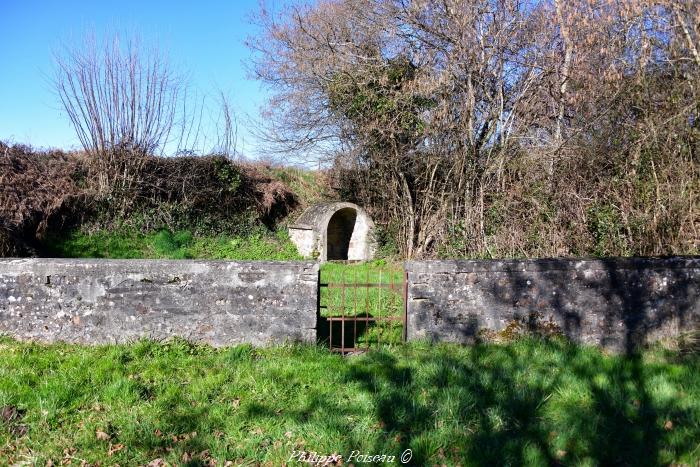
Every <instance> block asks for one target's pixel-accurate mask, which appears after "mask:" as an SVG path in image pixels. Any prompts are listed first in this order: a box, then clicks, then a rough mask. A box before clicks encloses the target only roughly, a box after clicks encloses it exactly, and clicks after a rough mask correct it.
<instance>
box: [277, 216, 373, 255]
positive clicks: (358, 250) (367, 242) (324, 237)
mask: <svg viewBox="0 0 700 467" xmlns="http://www.w3.org/2000/svg"><path fill="white" fill-rule="evenodd" d="M373 228H374V224H373V222H372V219H370V217H369V216H368V215H367V213H366V212H365V211H364V209H362V208H361V207H359V206H358V205H356V204H353V203H343V202H341V203H323V204H316V205H314V206H311V207H309V208H308V209H306V210H305V211H304V212H303V213H302V215H301V216H300V217H299V219H297V222H296V224H294V225H291V226H290V227H289V237H290V239H291V240H292V242H294V244H295V245H296V247H297V250H298V251H299V254H300V255H302V256H304V257H314V256H317V257H318V259H319V260H320V261H327V260H333V259H346V260H360V261H364V260H369V259H372V258H373V257H374V251H375V249H376V245H375V241H374V238H373V237H372V229H373Z"/></svg>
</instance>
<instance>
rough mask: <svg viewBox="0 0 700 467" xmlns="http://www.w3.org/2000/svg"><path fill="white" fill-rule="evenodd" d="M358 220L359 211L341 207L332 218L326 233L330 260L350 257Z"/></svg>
mask: <svg viewBox="0 0 700 467" xmlns="http://www.w3.org/2000/svg"><path fill="white" fill-rule="evenodd" d="M356 220H357V211H356V210H355V209H353V208H344V209H340V210H339V211H337V212H336V213H335V214H333V216H332V217H331V218H330V220H329V221H328V230H327V233H326V246H327V259H328V260H347V259H348V252H349V251H350V240H351V239H352V234H353V232H354V230H355V221H356Z"/></svg>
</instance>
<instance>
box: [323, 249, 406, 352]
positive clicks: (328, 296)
mask: <svg viewBox="0 0 700 467" xmlns="http://www.w3.org/2000/svg"><path fill="white" fill-rule="evenodd" d="M406 293H407V288H406V273H405V272H404V270H403V268H400V267H392V266H380V267H377V266H373V265H368V264H367V263H352V264H351V263H350V262H348V261H333V262H329V263H327V264H326V265H324V268H322V270H321V275H320V280H319V291H318V296H319V338H320V340H322V341H325V342H326V343H327V344H328V347H329V348H330V350H331V351H332V352H340V353H342V354H346V353H350V352H360V351H367V350H369V349H370V348H376V347H380V346H382V345H392V344H399V343H402V342H405V340H406Z"/></svg>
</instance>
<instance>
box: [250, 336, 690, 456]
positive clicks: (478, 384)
mask: <svg viewBox="0 0 700 467" xmlns="http://www.w3.org/2000/svg"><path fill="white" fill-rule="evenodd" d="M411 352H414V358H412V359H409V360H406V359H404V358H401V356H400V354H399V353H397V352H382V351H377V352H372V353H369V354H367V355H364V356H362V357H352V358H350V359H348V361H347V364H346V365H345V367H344V370H343V374H342V383H343V384H345V385H350V386H357V385H359V387H360V388H361V390H362V392H363V393H364V394H366V395H367V396H369V397H371V400H372V404H373V408H374V414H375V416H376V419H377V422H378V425H377V426H378V431H377V433H373V434H367V436H365V437H358V436H354V435H353V428H354V427H353V423H352V420H353V419H354V418H357V417H359V416H360V413H359V412H356V411H354V410H353V409H352V404H349V403H348V404H343V403H341V402H340V401H338V400H337V399H332V398H329V397H324V396H322V395H320V394H318V393H317V392H316V391H315V389H314V388H309V389H308V391H309V403H308V405H307V406H306V408H305V409H303V410H299V411H293V412H287V413H283V414H281V415H280V414H279V413H276V412H275V411H274V410H271V409H269V408H266V407H265V406H264V405H258V406H256V407H255V408H254V409H252V410H250V411H249V412H248V414H247V416H249V417H251V418H253V419H255V418H257V417H280V416H281V417H282V418H283V419H285V420H286V421H288V422H294V423H302V424H303V423H305V422H306V421H308V420H309V418H310V417H313V416H316V417H318V416H320V417H323V416H324V415H326V416H329V415H330V414H333V417H330V416H329V419H331V418H332V420H333V422H332V423H329V425H328V426H327V429H329V430H331V432H335V433H342V434H343V435H342V438H340V439H339V445H338V450H339V451H340V452H341V453H342V452H344V453H345V455H346V456H347V455H348V454H349V453H350V452H351V450H355V449H359V450H362V451H363V452H371V453H386V454H392V455H396V456H397V459H398V456H399V455H400V454H401V453H402V452H403V451H404V450H405V449H412V451H413V458H412V461H411V464H412V465H429V464H443V463H446V464H448V465H454V464H456V463H460V464H461V465H523V464H525V465H569V464H580V463H584V464H591V465H635V466H636V465H659V464H660V463H670V462H672V461H675V460H678V459H682V460H684V461H686V462H687V461H689V460H696V458H697V457H699V456H700V450H699V449H698V448H699V446H698V444H697V443H698V439H700V418H699V414H698V411H697V407H694V409H693V410H692V411H690V410H688V408H687V407H685V405H684V404H685V402H687V400H688V399H687V398H689V397H691V396H690V395H689V394H687V393H686V394H685V398H679V397H678V395H679V394H681V392H682V391H689V392H691V393H692V392H695V393H697V391H698V380H697V378H696V379H692V380H690V381H689V378H692V377H693V376H692V372H697V370H698V366H699V365H698V361H697V359H694V360H692V361H691V362H689V363H688V365H689V366H688V367H686V368H685V369H684V370H683V371H684V372H688V373H685V375H684V376H680V375H679V374H678V372H677V371H676V372H675V373H674V372H670V371H669V369H668V367H665V366H663V365H660V364H653V363H644V362H643V357H642V355H640V354H631V355H626V356H616V357H608V356H604V355H603V354H601V353H600V352H599V351H597V350H594V349H590V348H585V347H577V346H575V345H571V344H568V343H563V342H559V341H550V342H544V343H542V342H534V343H533V342H532V341H528V340H526V341H525V342H520V343H517V344H515V345H512V346H493V345H476V346H474V347H472V348H471V349H470V350H469V351H466V352H463V353H460V354H459V355H456V354H455V353H454V352H452V351H449V350H448V347H443V346H435V347H425V348H423V349H422V350H421V349H415V348H414V349H413V350H412V351H411ZM688 383H691V384H688ZM679 391H681V392H679ZM674 392H675V393H676V397H673V396H672V394H673V393H674ZM669 422H670V424H669ZM341 439H342V441H341ZM343 450H344V451H343Z"/></svg>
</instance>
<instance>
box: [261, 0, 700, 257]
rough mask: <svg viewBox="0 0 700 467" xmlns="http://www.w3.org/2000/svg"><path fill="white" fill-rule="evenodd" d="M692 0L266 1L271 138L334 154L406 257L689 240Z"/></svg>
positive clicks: (636, 250)
mask: <svg viewBox="0 0 700 467" xmlns="http://www.w3.org/2000/svg"><path fill="white" fill-rule="evenodd" d="M696 4H697V1H692V0H667V1H663V2H649V1H646V0H627V1H625V2H618V1H614V0H602V1H601V0H570V1H563V0H553V1H531V2H523V1H521V0H504V1H499V2H491V1H486V0H454V1H450V2H434V1H431V0H415V1H411V2H396V1H393V0H376V1H371V2H368V1H366V0H338V1H334V2H317V3H308V2H305V1H292V2H291V4H290V5H289V6H288V7H287V8H279V9H275V10H272V9H261V12H260V18H259V23H260V24H261V26H262V30H261V31H260V33H259V34H257V35H256V36H255V37H253V38H251V39H250V40H249V41H248V43H249V45H250V47H251V48H252V50H253V52H254V56H253V66H254V69H255V71H256V76H257V77H258V78H259V79H260V80H261V81H262V82H263V83H265V84H267V85H268V86H269V90H270V93H271V95H270V99H269V102H268V106H267V108H266V113H265V116H266V118H265V122H264V123H265V124H266V125H265V129H266V132H265V135H266V137H267V140H269V141H271V142H273V143H276V144H275V149H276V150H277V151H278V152H280V153H282V154H286V155H288V156H289V157H290V158H298V157H301V158H304V160H308V159H309V158H313V157H314V156H318V159H320V160H321V161H324V162H325V161H328V160H332V162H333V168H334V185H335V186H337V187H338V190H339V192H340V193H341V195H342V196H343V198H345V199H348V200H354V201H356V202H358V203H359V204H361V205H363V206H365V207H367V208H368V210H369V212H370V214H371V215H372V216H373V218H374V219H375V220H377V221H378V222H379V223H380V224H382V225H383V226H386V227H387V230H386V231H387V232H389V233H390V234H391V236H392V237H393V241H392V242H390V243H389V244H390V245H395V246H396V248H397V249H398V251H399V252H400V254H401V256H403V257H409V258H411V257H416V258H421V257H435V256H446V257H470V258H503V257H523V256H528V257H547V256H572V255H573V256H588V255H596V256H600V255H620V256H627V255H673V254H697V253H699V252H700V236H699V235H698V232H699V230H698V225H700V211H699V210H698V205H699V200H698V194H699V193H700V189H699V188H700V170H699V168H700V163H699V162H700V159H699V158H698V154H700V131H699V130H700V126H699V122H700V119H699V118H698V115H700V107H698V103H699V102H700V94H698V87H697V84H696V83H697V82H698V81H699V78H700V53H699V52H698V51H699V50H700V10H698V8H697V6H696ZM329 154H330V155H331V157H329Z"/></svg>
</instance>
